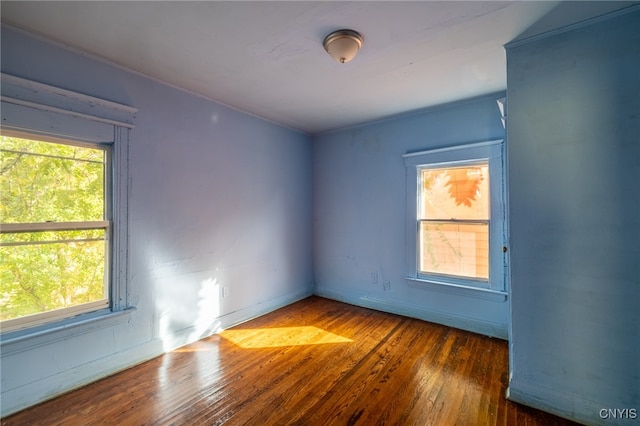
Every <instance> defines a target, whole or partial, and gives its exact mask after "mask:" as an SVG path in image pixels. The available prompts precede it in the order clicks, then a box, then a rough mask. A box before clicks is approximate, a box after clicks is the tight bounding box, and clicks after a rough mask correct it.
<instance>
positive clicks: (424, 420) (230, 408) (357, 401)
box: [2, 297, 574, 426]
mask: <svg viewBox="0 0 640 426" xmlns="http://www.w3.org/2000/svg"><path fill="white" fill-rule="evenodd" d="M507 350H508V349H507V342H505V341H502V340H498V339H491V338H488V337H484V336H479V335H476V334H473V333H468V332H464V331H460V330H456V329H452V328H448V327H444V326H440V325H436V324H431V323H427V322H423V321H420V320H415V319H410V318H405V317H401V316H397V315H392V314H386V313H382V312H377V311H373V310H369V309H364V308H359V307H355V306H351V305H347V304H343V303H339V302H335V301H330V300H326V299H322V298H319V297H310V298H308V299H305V300H303V301H301V302H298V303H295V304H293V305H290V306H287V307H285V308H282V309H280V310H278V311H275V312H272V313H270V314H268V315H265V316H263V317H260V318H257V319H254V320H252V321H250V322H247V323H245V324H242V325H240V326H238V327H235V328H233V329H229V330H226V331H224V332H222V333H221V334H220V335H215V336H212V337H209V338H207V339H204V340H201V341H199V342H196V343H194V344H192V345H189V346H185V347H183V348H181V349H178V350H176V351H174V352H171V353H168V354H166V355H163V356H161V357H159V358H156V359H153V360H151V361H148V362H146V363H144V364H141V365H138V366H136V367H133V368H131V369H129V370H126V371H124V372H121V373H119V374H116V375H114V376H111V377H108V378H106V379H103V380H100V381H98V382H95V383H92V384H90V385H88V386H85V387H84V388H81V389H79V390H76V391H73V392H70V393H68V394H65V395H62V396H60V397H58V398H56V399H53V400H51V401H48V402H45V403H42V404H40V405H38V406H35V407H32V408H30V409H27V410H25V411H22V412H19V413H17V414H15V415H13V416H11V417H8V418H6V419H3V421H2V424H3V425H7V426H9V425H40V424H41V425H93V424H110V425H183V424H188V425H222V424H226V425H285V424H287V425H288V424H291V425H323V426H324V425H365V426H370V425H421V426H422V425H518V426H522V425H545V426H548V425H571V424H574V423H571V422H569V421H567V420H564V419H561V418H558V417H555V416H552V415H550V414H546V413H543V412H541V411H537V410H534V409H532V408H528V407H524V406H521V405H518V404H515V403H512V402H509V401H507V400H506V399H505V398H504V394H505V390H506V385H507V375H508V353H507Z"/></svg>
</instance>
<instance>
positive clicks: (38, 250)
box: [0, 229, 108, 320]
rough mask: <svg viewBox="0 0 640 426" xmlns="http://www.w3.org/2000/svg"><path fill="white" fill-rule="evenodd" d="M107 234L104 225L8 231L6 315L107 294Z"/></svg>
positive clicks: (2, 278)
mask: <svg viewBox="0 0 640 426" xmlns="http://www.w3.org/2000/svg"><path fill="white" fill-rule="evenodd" d="M105 234H106V231H105V230H104V229H92V230H86V231H60V232H57V231H54V232H25V233H19V234H2V246H0V258H1V259H2V262H0V282H1V283H2V286H1V289H2V290H1V291H0V319H2V320H7V319H12V318H18V317H22V316H25V315H31V314H36V313H41V312H48V311H52V310H54V309H60V308H66V307H70V306H76V305H80V304H83V303H88V302H94V301H98V300H102V299H105V298H107V297H108V295H107V287H106V285H105V248H106V242H105ZM29 241H31V242H29Z"/></svg>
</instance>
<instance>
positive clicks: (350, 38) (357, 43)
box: [322, 30, 363, 64]
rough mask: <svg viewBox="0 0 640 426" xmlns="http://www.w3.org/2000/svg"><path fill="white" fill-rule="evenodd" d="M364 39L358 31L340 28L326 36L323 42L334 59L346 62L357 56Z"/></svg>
mask: <svg viewBox="0 0 640 426" xmlns="http://www.w3.org/2000/svg"><path fill="white" fill-rule="evenodd" d="M362 41H363V40H362V36H361V35H360V34H359V33H357V32H356V31H353V30H339V31H334V32H332V33H331V34H329V35H328V36H326V37H325V38H324V42H323V43H322V44H323V45H324V49H325V50H326V51H327V53H328V54H329V55H331V57H332V58H333V59H335V60H336V61H338V62H341V63H343V64H344V63H346V62H349V61H350V60H352V59H353V58H355V56H356V54H357V53H358V50H360V48H361V47H362Z"/></svg>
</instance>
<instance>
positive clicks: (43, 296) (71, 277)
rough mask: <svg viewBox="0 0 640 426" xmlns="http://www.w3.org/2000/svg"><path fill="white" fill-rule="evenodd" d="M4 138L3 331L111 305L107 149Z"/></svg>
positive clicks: (0, 154)
mask: <svg viewBox="0 0 640 426" xmlns="http://www.w3.org/2000/svg"><path fill="white" fill-rule="evenodd" d="M20 136H21V137H11V136H2V137H1V138H2V139H1V142H2V146H1V147H0V165H1V168H0V171H1V172H2V174H1V175H0V187H1V188H2V192H1V194H0V197H1V201H2V202H1V206H2V207H1V208H0V221H1V222H2V227H1V229H2V233H1V235H0V236H1V239H0V255H1V257H2V262H1V263H0V282H1V283H2V290H1V291H0V319H1V320H2V329H3V331H10V330H14V329H20V328H24V327H29V326H32V325H37V324H41V323H44V322H49V321H52V320H56V319H61V318H65V317H69V316H73V315H77V314H78V313H83V312H88V311H93V310H96V309H100V308H108V306H109V255H108V253H109V235H110V219H111V214H110V211H109V210H110V207H109V206H110V204H111V203H110V200H109V197H108V194H109V192H110V191H109V190H108V188H109V186H110V185H109V183H110V173H109V169H110V167H108V165H109V161H110V152H111V150H110V147H109V146H107V145H100V144H79V143H76V142H71V141H60V140H55V141H53V140H52V141H48V140H43V139H42V138H39V137H30V136H28V135H27V136H25V137H22V136H23V135H20Z"/></svg>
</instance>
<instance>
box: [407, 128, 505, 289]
mask: <svg viewBox="0 0 640 426" xmlns="http://www.w3.org/2000/svg"><path fill="white" fill-rule="evenodd" d="M403 160H404V165H405V168H406V169H405V170H406V187H407V210H406V217H407V220H406V241H407V244H406V247H407V254H406V279H407V281H408V282H409V285H411V286H413V287H420V288H429V289H435V290H440V291H446V292H451V291H453V292H462V293H465V294H469V292H468V291H467V290H472V291H474V295H476V296H479V297H487V298H495V299H504V297H506V266H507V264H506V262H507V257H506V255H505V252H504V250H503V247H506V231H507V229H506V205H505V200H506V191H505V186H506V185H505V179H506V175H505V167H504V161H505V160H504V143H503V139H496V140H490V141H486V142H478V143H469V144H462V145H455V146H449V147H443V148H437V149H431V150H425V151H419V152H411V153H407V154H405V155H403ZM478 161H488V164H489V193H490V207H489V279H488V280H483V279H476V278H465V277H461V276H454V275H445V274H432V273H421V271H420V259H419V252H420V250H419V244H420V236H419V230H420V222H421V219H420V218H419V216H418V209H419V205H420V204H419V202H420V199H421V198H420V197H421V193H420V189H421V184H420V182H419V180H420V171H421V170H422V169H425V168H439V167H442V168H445V167H449V166H451V167H455V166H463V165H465V164H473V163H474V162H478Z"/></svg>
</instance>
